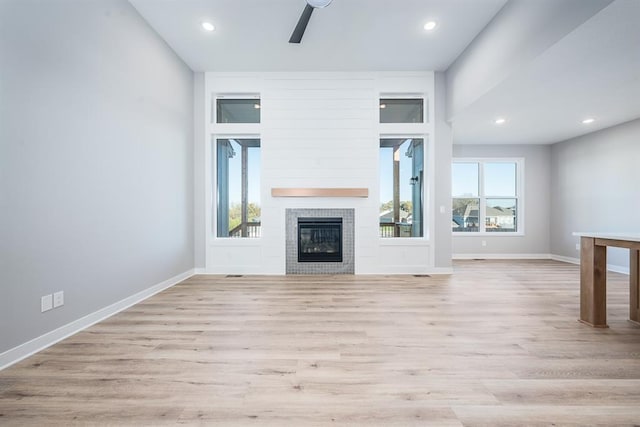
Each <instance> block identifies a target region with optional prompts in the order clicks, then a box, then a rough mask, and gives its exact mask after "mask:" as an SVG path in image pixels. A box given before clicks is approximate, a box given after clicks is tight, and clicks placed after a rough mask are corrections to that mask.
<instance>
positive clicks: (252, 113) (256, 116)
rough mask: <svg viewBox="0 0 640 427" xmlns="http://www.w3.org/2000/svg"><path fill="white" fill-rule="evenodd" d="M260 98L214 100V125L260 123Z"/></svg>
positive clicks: (222, 98)
mask: <svg viewBox="0 0 640 427" xmlns="http://www.w3.org/2000/svg"><path fill="white" fill-rule="evenodd" d="M260 107H261V104H260V98H258V97H249V98H231V97H219V98H217V99H216V123H260Z"/></svg>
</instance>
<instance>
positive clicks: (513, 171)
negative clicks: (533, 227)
mask: <svg viewBox="0 0 640 427" xmlns="http://www.w3.org/2000/svg"><path fill="white" fill-rule="evenodd" d="M522 165H523V160H513V159H509V160H506V159H505V160H502V159H500V160H468V161H467V160H462V159H460V160H456V161H454V162H453V164H452V166H451V175H452V179H451V187H452V197H453V205H452V222H451V227H452V231H453V232H454V233H469V232H480V233H515V232H518V231H521V230H522V226H521V221H522V218H521V215H520V214H519V210H521V209H522V204H523V203H522V199H523V197H522V189H521V188H522V187H521V182H522V179H521V176H522Z"/></svg>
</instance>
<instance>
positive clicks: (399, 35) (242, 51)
mask: <svg viewBox="0 0 640 427" xmlns="http://www.w3.org/2000/svg"><path fill="white" fill-rule="evenodd" d="M129 1H130V2H131V3H132V4H133V6H134V7H135V8H136V9H137V10H138V11H139V12H140V14H141V15H142V16H143V17H144V18H145V19H146V20H147V22H149V24H150V25H151V26H152V27H153V28H154V29H155V30H156V31H157V32H158V34H160V36H161V37H162V38H164V39H165V40H166V42H167V43H168V44H169V45H170V46H171V47H172V48H173V49H174V50H175V51H176V53H177V54H178V55H179V56H180V57H181V58H182V59H183V60H184V61H185V62H186V63H187V64H188V65H189V67H191V68H192V69H193V70H194V71H393V70H396V71H404V70H411V71H415V70H436V71H444V70H446V69H447V68H448V67H449V66H450V65H451V64H452V63H453V62H454V61H455V59H456V58H457V57H458V56H459V55H460V54H461V53H462V52H463V51H464V50H465V48H466V47H467V46H468V45H469V43H471V41H472V40H473V39H474V38H475V37H476V36H477V35H478V33H479V32H480V31H482V29H483V28H484V27H485V26H486V25H487V24H488V23H489V22H490V21H491V19H492V18H493V17H494V16H495V15H496V13H497V12H498V11H499V10H500V9H501V7H503V6H504V4H505V3H506V0H393V1H392V0H334V1H333V2H332V3H331V4H330V5H329V6H328V7H326V8H324V9H317V10H315V11H314V13H313V16H312V17H311V21H310V22H309V26H308V27H307V30H306V32H305V35H304V38H303V39H302V43H301V44H299V45H296V44H290V43H288V40H289V37H290V36H291V32H292V31H293V29H294V27H295V25H296V23H297V21H298V18H299V17H300V13H301V12H302V10H303V9H304V6H305V4H306V2H305V0H129ZM531 1H536V0H531ZM558 1H561V0H558ZM538 4H541V3H538ZM540 7H543V6H540ZM204 20H209V21H211V22H212V23H214V25H215V26H216V30H215V31H214V32H213V33H207V32H205V31H204V30H202V28H201V26H200V24H201V22H202V21H204ZM428 20H435V21H437V22H438V24H439V25H438V27H437V29H436V30H435V31H433V32H431V33H427V32H426V31H424V29H423V28H422V26H423V25H424V23H425V22H426V21H428ZM639 22H640V0H616V1H614V2H613V3H612V4H611V5H609V6H607V7H605V8H604V9H602V10H601V11H600V12H599V13H597V14H595V15H594V16H592V17H591V18H590V19H588V20H587V21H586V22H584V23H583V24H582V25H579V26H578V27H577V28H575V29H574V30H573V31H572V32H570V33H569V34H567V35H566V36H565V37H563V38H560V39H559V40H558V41H557V42H556V43H555V44H553V45H552V46H551V47H549V48H548V49H546V50H545V51H544V52H543V53H542V54H540V55H538V56H537V57H536V58H534V59H533V60H532V61H530V62H529V63H527V64H525V65H524V66H522V67H519V68H518V69H515V70H513V71H512V72H510V74H509V75H508V77H507V78H505V79H504V80H503V81H501V82H500V83H499V84H497V85H496V86H495V87H493V88H491V90H489V91H488V92H486V93H485V94H484V95H483V96H481V97H480V98H479V99H477V100H476V101H475V102H474V103H473V104H471V105H470V106H468V107H466V108H465V109H464V110H462V111H460V112H457V113H456V115H455V116H454V117H453V118H452V119H453V129H454V140H455V142H456V143H464V144H497V143H509V144H527V143H534V144H550V143H554V142H558V141H562V140H565V139H568V138H571V137H575V136H579V135H581V134H585V133H589V132H592V131H594V130H598V129H602V128H605V127H609V126H613V125H615V124H619V123H622V122H625V121H628V120H632V119H635V118H638V117H640V24H639ZM489 25H491V24H489ZM498 116H503V117H506V118H507V122H506V123H505V124H504V125H502V126H496V125H495V124H494V123H493V120H494V119H495V118H496V117H498ZM585 117H595V118H596V121H595V122H594V123H592V124H591V125H588V126H586V125H583V124H582V123H580V121H581V120H582V119H583V118H585Z"/></svg>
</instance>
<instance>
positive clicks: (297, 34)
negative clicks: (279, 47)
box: [289, 4, 313, 43]
mask: <svg viewBox="0 0 640 427" xmlns="http://www.w3.org/2000/svg"><path fill="white" fill-rule="evenodd" d="M312 13H313V7H312V6H309V4H307V5H306V6H305V7H304V10H303V11H302V15H300V19H299V20H298V24H297V25H296V28H295V29H294V30H293V33H292V34H291V38H290V39H289V43H300V41H301V40H302V36H303V35H304V30H305V29H306V28H307V24H308V23H309V19H310V18H311V14H312Z"/></svg>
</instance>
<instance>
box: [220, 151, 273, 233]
mask: <svg viewBox="0 0 640 427" xmlns="http://www.w3.org/2000/svg"><path fill="white" fill-rule="evenodd" d="M213 152H215V158H216V168H215V169H216V218H217V220H216V228H217V236H218V237H260V236H261V234H262V233H261V226H262V224H261V221H260V216H261V209H260V139H259V138H217V139H215V140H214V150H213Z"/></svg>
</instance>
